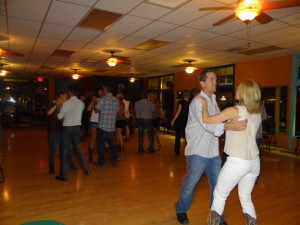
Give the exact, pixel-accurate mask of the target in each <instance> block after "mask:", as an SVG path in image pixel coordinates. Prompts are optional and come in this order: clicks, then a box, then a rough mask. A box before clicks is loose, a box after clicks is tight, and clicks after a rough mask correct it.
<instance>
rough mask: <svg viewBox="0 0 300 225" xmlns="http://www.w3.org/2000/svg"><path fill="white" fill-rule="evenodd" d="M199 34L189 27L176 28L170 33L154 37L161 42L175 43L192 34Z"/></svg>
mask: <svg viewBox="0 0 300 225" xmlns="http://www.w3.org/2000/svg"><path fill="white" fill-rule="evenodd" d="M196 33H199V30H196V29H192V28H189V27H178V28H176V29H174V30H172V31H169V32H167V33H165V34H163V35H160V36H158V37H156V39H157V40H161V41H169V42H172V41H177V40H179V39H182V38H183V37H190V36H192V35H193V34H196Z"/></svg>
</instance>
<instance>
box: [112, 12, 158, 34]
mask: <svg viewBox="0 0 300 225" xmlns="http://www.w3.org/2000/svg"><path fill="white" fill-rule="evenodd" d="M152 21H153V20H149V19H145V18H140V17H135V16H129V15H126V16H124V17H123V18H122V19H120V20H119V21H117V22H116V23H114V24H113V25H112V26H111V27H109V28H108V29H107V30H108V31H109V32H111V31H113V32H118V33H120V34H125V35H129V34H132V33H133V32H135V31H137V30H139V29H141V28H142V27H144V26H146V25H147V24H149V23H151V22H152Z"/></svg>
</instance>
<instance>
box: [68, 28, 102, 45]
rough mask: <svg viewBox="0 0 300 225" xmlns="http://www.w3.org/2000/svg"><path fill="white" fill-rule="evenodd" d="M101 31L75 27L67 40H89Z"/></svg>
mask: <svg viewBox="0 0 300 225" xmlns="http://www.w3.org/2000/svg"><path fill="white" fill-rule="evenodd" d="M101 33H102V31H98V30H94V29H87V28H81V27H76V28H75V29H74V30H73V31H72V33H71V34H70V35H69V36H68V38H67V40H68V41H81V42H83V41H85V42H89V41H91V40H92V39H94V38H95V37H97V36H98V35H100V34H101Z"/></svg>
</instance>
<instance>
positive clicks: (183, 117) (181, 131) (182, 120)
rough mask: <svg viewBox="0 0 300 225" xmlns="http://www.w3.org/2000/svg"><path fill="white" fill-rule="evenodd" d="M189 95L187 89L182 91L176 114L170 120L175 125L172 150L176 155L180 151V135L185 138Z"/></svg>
mask: <svg viewBox="0 0 300 225" xmlns="http://www.w3.org/2000/svg"><path fill="white" fill-rule="evenodd" d="M189 97H190V92H189V91H183V92H182V98H183V99H182V100H180V101H179V102H178V107H177V112H176V115H175V117H174V119H173V120H172V122H171V125H172V126H175V132H176V135H175V146H174V152H175V154H176V155H179V153H180V140H181V137H184V138H185V127H186V123H187V120H188V115H189V105H190V101H189Z"/></svg>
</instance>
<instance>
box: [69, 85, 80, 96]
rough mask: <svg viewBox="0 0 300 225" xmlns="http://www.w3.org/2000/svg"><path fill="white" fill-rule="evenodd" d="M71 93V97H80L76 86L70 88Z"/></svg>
mask: <svg viewBox="0 0 300 225" xmlns="http://www.w3.org/2000/svg"><path fill="white" fill-rule="evenodd" d="M69 92H70V93H71V95H73V96H77V95H78V90H77V88H76V87H75V86H74V85H71V86H70V87H69Z"/></svg>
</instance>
